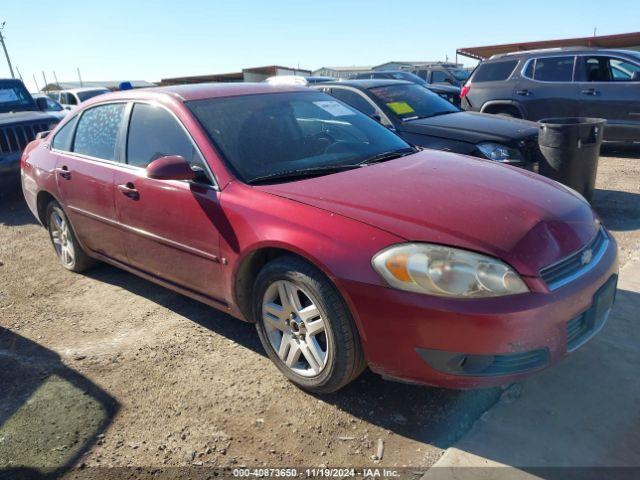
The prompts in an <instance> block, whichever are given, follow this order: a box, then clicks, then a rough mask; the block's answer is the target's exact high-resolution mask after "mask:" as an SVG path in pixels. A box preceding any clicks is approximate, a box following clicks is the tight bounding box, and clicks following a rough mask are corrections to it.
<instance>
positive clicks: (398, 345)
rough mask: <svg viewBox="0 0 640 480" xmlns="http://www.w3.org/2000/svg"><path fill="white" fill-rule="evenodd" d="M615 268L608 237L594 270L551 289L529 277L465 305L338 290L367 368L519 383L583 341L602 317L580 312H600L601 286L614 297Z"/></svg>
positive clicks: (398, 374)
mask: <svg viewBox="0 0 640 480" xmlns="http://www.w3.org/2000/svg"><path fill="white" fill-rule="evenodd" d="M617 271H618V259H617V246H616V243H615V241H614V240H613V238H611V239H610V243H609V246H608V248H607V250H606V252H605V253H604V255H603V257H602V258H601V260H600V262H599V263H598V264H597V265H594V267H593V268H592V269H591V270H589V271H588V272H586V273H585V274H584V275H583V276H581V277H579V278H577V279H576V280H575V281H573V282H572V283H570V284H567V285H565V286H563V287H562V288H559V289H557V290H555V291H553V292H550V291H548V290H547V289H546V288H545V286H544V284H543V283H542V282H541V281H540V279H531V278H527V279H526V281H527V283H528V284H529V286H530V288H531V291H530V292H529V293H525V294H520V295H514V296H509V297H496V298H486V299H469V300H452V299H447V298H440V297H432V296H428V295H421V294H417V293H409V292H402V291H399V290H395V289H391V288H386V287H380V286H372V285H369V284H363V283H358V282H353V281H348V282H345V283H344V284H343V288H344V290H345V292H346V294H347V296H348V298H349V302H350V304H351V306H352V310H353V311H354V314H355V317H356V322H357V323H358V327H359V330H360V334H361V338H362V342H363V347H364V350H365V355H366V358H367V362H368V364H369V367H370V368H371V369H372V370H373V371H375V372H376V373H379V374H381V375H383V376H385V377H390V378H394V379H398V380H403V381H409V382H416V383H423V384H429V385H434V386H439V387H450V388H477V387H485V386H494V385H501V384H505V383H510V382H513V381H516V380H519V379H521V378H523V377H525V376H527V375H528V374H530V373H531V372H534V371H537V370H540V369H542V368H545V367H548V366H550V365H553V364H555V363H557V362H558V361H559V360H561V359H562V358H563V357H564V356H565V355H566V354H567V353H568V352H569V351H573V350H575V349H576V348H577V347H578V346H581V345H582V344H583V343H585V342H586V340H588V339H589V338H590V337H591V336H593V334H595V333H596V332H597V331H598V330H599V329H600V328H601V327H602V323H603V322H604V319H606V316H604V317H603V315H602V314H600V317H601V320H597V319H596V318H595V315H592V314H591V313H585V312H593V311H594V310H595V309H597V308H600V307H597V306H596V305H595V304H594V298H600V297H602V296H603V295H602V294H601V291H602V290H601V289H603V288H606V286H605V284H607V285H609V290H611V288H613V291H614V292H615V280H616V275H617ZM607 282H613V283H614V286H613V287H611V286H610V283H607ZM599 291H600V292H599ZM597 294H598V295H597ZM605 300H606V299H605ZM611 301H613V298H611ZM605 303H606V302H605ZM600 313H601V312H600ZM580 319H581V320H580ZM587 319H588V320H589V322H591V323H589V322H588V321H587ZM572 322H573V323H572ZM579 329H581V330H579ZM578 330H579V331H578ZM572 335H573V337H572ZM576 335H577V336H576ZM578 337H579V338H578ZM576 339H577V340H576ZM463 357H466V358H463ZM465 365H466V367H465V368H462V367H464V366H465Z"/></svg>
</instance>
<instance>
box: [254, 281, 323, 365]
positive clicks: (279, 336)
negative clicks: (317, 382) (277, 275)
mask: <svg viewBox="0 0 640 480" xmlns="http://www.w3.org/2000/svg"><path fill="white" fill-rule="evenodd" d="M262 318H263V320H264V326H265V329H266V333H267V336H268V338H269V342H270V343H271V346H272V347H273V350H274V351H275V352H276V354H277V355H278V357H279V358H280V360H282V362H283V363H284V364H285V365H286V366H287V367H288V368H289V369H291V370H292V371H293V372H295V373H297V374H298V375H302V376H304V377H313V376H316V375H319V374H320V373H321V372H322V370H323V369H324V368H325V367H326V365H327V359H328V358H329V353H330V350H329V349H330V348H331V344H330V342H329V340H328V339H329V337H328V336H327V333H326V324H325V320H324V318H322V315H321V313H320V310H319V309H318V307H317V302H315V301H314V300H313V297H312V296H311V294H310V293H309V292H308V291H307V290H305V289H304V288H302V287H299V286H298V285H296V284H294V283H293V282H290V281H287V280H279V281H276V282H273V283H272V284H271V285H270V286H269V287H268V288H267V290H266V292H265V294H264V298H263V301H262Z"/></svg>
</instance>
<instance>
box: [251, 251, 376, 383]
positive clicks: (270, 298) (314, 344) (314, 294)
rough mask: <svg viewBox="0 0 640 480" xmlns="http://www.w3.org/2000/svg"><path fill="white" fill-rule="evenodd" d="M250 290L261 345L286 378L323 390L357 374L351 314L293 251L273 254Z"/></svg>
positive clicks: (360, 357)
mask: <svg viewBox="0 0 640 480" xmlns="http://www.w3.org/2000/svg"><path fill="white" fill-rule="evenodd" d="M253 292H254V298H253V312H254V318H255V322H256V328H257V330H258V336H259V337H260V341H261V342H262V346H263V347H264V349H265V350H266V352H267V355H268V356H269V358H270V359H271V360H272V361H273V363H275V365H276V366H277V367H278V369H279V370H280V371H281V372H282V373H283V374H284V375H285V376H286V377H287V378H288V379H289V380H290V381H291V382H293V383H294V384H296V385H297V386H298V387H300V388H302V389H304V390H307V391H309V392H313V393H318V394H326V393H331V392H335V391H336V390H338V389H340V388H342V387H343V386H345V385H346V384H347V383H349V382H351V381H352V380H354V379H355V378H356V377H358V375H360V373H362V371H363V370H364V368H365V366H366V364H365V360H364V354H363V352H362V346H361V344H360V337H359V335H358V330H357V328H356V326H355V323H354V321H353V318H352V316H351V313H350V312H349V310H348V308H347V306H346V304H345V302H344V300H343V299H342V297H341V296H340V294H339V293H338V291H337V290H336V288H335V287H334V286H333V284H332V283H331V282H330V281H329V280H328V279H327V278H326V277H325V275H324V274H323V273H322V272H320V271H319V270H318V269H316V268H315V267H313V266H312V265H310V264H309V263H307V262H305V261H304V260H302V259H301V258H298V257H295V256H293V255H286V256H282V257H279V258H276V259H275V260H272V261H271V262H269V263H268V264H267V265H265V266H264V268H263V269H262V270H261V271H260V273H259V274H258V276H257V278H256V281H255V285H254V289H253ZM284 297H286V299H285V300H283V298H284ZM289 299H291V300H289ZM292 304H295V305H294V306H293V307H291V305H292ZM314 307H315V310H314ZM320 322H321V323H320ZM321 329H322V330H321ZM283 345H284V346H283ZM286 345H288V347H287V346H286ZM296 348H297V350H296Z"/></svg>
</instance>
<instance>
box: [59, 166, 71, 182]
mask: <svg viewBox="0 0 640 480" xmlns="http://www.w3.org/2000/svg"><path fill="white" fill-rule="evenodd" d="M56 172H58V175H60V176H61V177H62V178H64V179H65V180H71V172H70V171H69V167H67V166H66V165H63V166H62V167H59V168H56Z"/></svg>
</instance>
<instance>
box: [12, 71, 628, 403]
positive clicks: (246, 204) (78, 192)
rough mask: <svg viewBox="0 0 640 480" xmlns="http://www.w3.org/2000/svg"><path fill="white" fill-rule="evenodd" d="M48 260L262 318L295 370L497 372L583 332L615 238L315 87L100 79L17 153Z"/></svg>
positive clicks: (592, 320)
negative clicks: (132, 85)
mask: <svg viewBox="0 0 640 480" xmlns="http://www.w3.org/2000/svg"><path fill="white" fill-rule="evenodd" d="M22 183H23V189H24V194H25V197H26V200H27V203H28V204H29V207H30V208H31V210H32V212H33V214H34V215H35V216H36V217H37V218H38V219H39V220H40V222H42V224H43V225H44V226H46V227H47V228H48V230H49V233H50V236H51V241H52V244H53V247H54V249H55V252H56V254H57V255H58V257H59V259H60V263H61V264H62V266H63V267H64V268H66V269H68V270H71V271H74V272H80V271H83V270H85V269H86V268H88V267H90V266H91V264H92V263H94V262H95V261H96V260H100V261H103V262H107V263H110V264H113V265H115V266H117V267H120V268H123V269H125V270H127V271H129V272H132V273H134V274H136V275H140V276H141V277H144V278H146V279H148V280H151V281H153V282H156V283H159V284H160V285H164V286H165V287H168V288H171V289H173V290H176V291H178V292H180V293H183V294H185V295H188V296H190V297H192V298H194V299H196V300H199V301H201V302H205V303H207V304H209V305H211V306H213V307H215V308H218V309H220V310H223V311H226V312H228V313H230V314H231V315H234V316H236V317H238V318H240V319H243V320H246V321H249V322H255V323H256V326H257V331H258V335H259V336H260V339H261V341H262V344H263V345H264V348H265V350H266V352H267V354H268V355H269V357H270V358H271V359H272V360H273V362H274V363H275V364H276V366H277V367H278V368H279V369H280V370H281V371H282V372H283V373H284V375H286V376H287V377H288V378H289V379H290V380H291V381H293V382H294V383H296V384H297V385H299V386H301V387H302V388H305V389H307V390H311V391H314V392H320V393H325V392H331V391H335V390H337V389H338V388H340V387H342V386H343V385H345V384H346V383H348V382H349V381H351V380H353V379H354V378H355V377H356V376H357V375H358V374H359V373H360V372H361V371H362V370H363V369H364V368H365V366H367V365H368V366H369V368H371V369H372V370H373V371H375V372H377V373H379V374H381V375H383V376H385V377H388V378H394V379H400V380H404V381H410V382H418V383H425V384H431V385H437V386H446V387H455V388H471V387H479V386H487V385H496V384H502V383H507V382H511V381H513V380H516V379H518V378H521V377H522V376H524V375H527V374H530V373H531V372H534V371H537V370H540V369H542V368H545V367H547V366H549V365H552V364H553V363H555V362H557V361H558V360H560V359H561V358H562V357H564V356H565V355H566V354H567V353H568V352H571V351H573V350H575V349H576V348H578V347H580V346H581V345H582V344H584V343H585V342H586V341H587V340H588V339H589V338H591V337H592V336H593V335H594V334H595V333H597V332H598V331H599V330H600V328H601V327H602V325H603V324H604V322H605V321H606V319H607V316H608V314H609V311H610V309H611V306H612V304H613V301H614V297H615V291H616V279H617V248H616V244H615V241H614V240H613V238H612V237H611V236H610V235H609V234H608V233H607V231H606V230H605V229H604V227H603V226H602V225H600V222H599V221H598V218H597V217H596V215H595V214H594V212H593V211H592V209H591V208H590V206H589V204H588V203H587V202H586V201H584V199H583V198H581V197H580V195H578V194H577V193H575V192H574V191H572V190H570V189H568V188H566V187H563V186H562V185H560V184H558V183H555V182H552V181H550V180H546V179H544V178H542V177H540V176H537V175H535V174H533V173H528V172H525V171H522V170H518V169H515V168H512V167H508V166H504V165H499V164H496V163H493V162H491V161H488V160H487V161H484V160H478V159H475V158H469V157H464V156H460V155H454V154H449V153H444V152H436V151H421V152H419V151H417V150H416V149H414V148H412V147H411V146H410V145H408V144H407V143H405V142H404V141H403V140H402V139H400V138H399V137H397V136H396V135H395V134H393V133H392V132H391V131H389V130H387V129H386V128H384V127H382V126H381V125H379V124H378V123H377V122H376V121H374V120H372V119H370V118H368V117H367V116H365V115H363V114H361V113H359V112H357V111H356V110H354V109H352V108H351V107H349V106H347V105H346V104H343V103H341V102H340V101H337V100H336V99H335V98H333V97H330V96H327V95H325V94H323V93H320V92H318V91H314V90H308V89H305V88H301V87H293V86H291V87H287V86H273V85H266V84H227V85H196V86H182V87H170V88H158V89H150V90H138V91H135V90H134V91H131V90H130V91H125V92H120V93H115V94H107V95H102V96H100V97H96V98H95V99H92V100H90V101H88V102H86V103H85V104H84V106H83V107H82V108H80V109H79V110H76V111H75V112H74V113H73V115H70V116H69V117H68V118H67V119H65V120H64V121H63V122H62V123H60V124H59V125H58V127H57V128H56V129H55V130H54V131H52V132H51V133H50V134H49V135H47V136H46V137H45V138H42V139H39V140H36V141H35V142H32V143H31V144H30V145H29V146H28V147H27V149H26V151H25V153H24V155H23V157H22Z"/></svg>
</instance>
